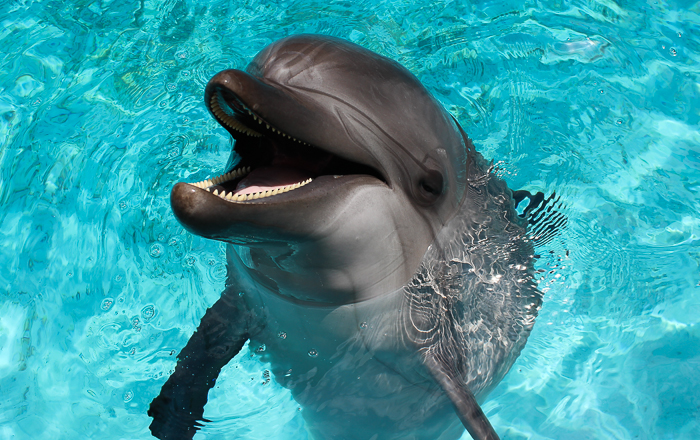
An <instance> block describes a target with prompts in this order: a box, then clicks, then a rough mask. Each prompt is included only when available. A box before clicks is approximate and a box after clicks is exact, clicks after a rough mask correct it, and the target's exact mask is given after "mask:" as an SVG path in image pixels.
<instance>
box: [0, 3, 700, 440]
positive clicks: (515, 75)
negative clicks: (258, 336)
mask: <svg viewBox="0 0 700 440" xmlns="http://www.w3.org/2000/svg"><path fill="white" fill-rule="evenodd" d="M699 14H700V6H698V4H697V3H691V2H681V1H678V2H652V1H649V2H646V3H644V2H624V1H619V2H614V1H612V0H599V1H593V0H589V1H574V2H560V1H549V2H534V1H526V2H521V1H512V0H511V1H502V2H501V1H486V2H472V3H467V2H457V1H434V2H430V3H428V2H425V1H414V2H410V1H379V2H377V1H374V0H373V1H367V0H361V1H353V2H349V1H348V2H333V3H332V4H330V5H329V4H328V2H321V1H292V0H289V1H283V2H269V1H255V2H253V1H235V2H234V1H209V2H205V1H185V0H174V1H173V0H166V1H155V0H153V1H148V0H147V1H132V0H113V1H99V0H98V1H94V2H90V1H77V0H71V1H51V0H46V1H31V0H27V1H5V2H3V3H2V4H1V5H0V23H1V24H2V26H0V47H2V48H3V49H2V51H1V52H0V62H1V66H2V68H1V69H0V87H2V93H0V116H1V117H0V179H1V180H0V240H1V245H0V289H1V290H0V395H2V396H3V397H2V399H0V400H1V401H0V439H17V440H20V439H22V440H24V439H49V438H50V439H76V438H95V439H97V438H99V439H147V438H150V435H149V433H148V429H147V427H148V425H149V423H150V419H149V418H148V417H147V416H146V410H147V408H148V404H149V403H150V401H151V400H152V399H153V397H154V396H156V395H157V394H158V392H159V390H160V387H161V385H162V383H163V382H164V381H165V378H166V377H167V375H168V374H169V372H170V371H171V370H172V368H173V367H174V364H175V354H177V352H179V350H180V349H181V348H182V347H183V346H184V344H185V342H186V341H187V339H188V337H189V336H190V334H191V333H192V332H193V331H194V329H195V328H196V325H197V324H198V322H199V319H200V317H201V316H202V315H203V313H204V310H206V308H207V307H209V306H210V305H211V304H212V303H213V302H214V301H215V300H216V299H217V297H218V295H219V293H220V291H221V290H222V287H223V283H224V277H225V273H226V270H225V266H224V254H223V247H222V245H221V244H219V243H215V242H210V241H207V240H203V239H200V238H197V237H193V236H192V235H190V234H188V233H186V232H185V231H184V230H183V229H182V228H181V227H180V226H179V224H178V223H177V222H176V221H175V219H174V217H173V215H172V213H171V212H170V209H169V203H168V196H169V192H170V189H171V187H172V185H173V184H174V183H175V182H177V181H180V180H188V181H198V180H202V179H205V178H208V177H210V176H212V175H215V174H218V173H220V172H221V171H222V168H223V166H224V164H225V159H226V157H227V155H228V152H229V150H230V144H229V141H228V139H227V134H226V132H225V131H224V130H223V129H222V128H220V127H218V126H217V124H216V123H215V122H214V121H213V119H212V118H211V117H210V116H209V115H208V114H207V112H206V110H205V108H204V105H203V103H202V96H203V89H204V85H205V84H206V81H207V80H208V79H209V78H210V77H211V76H212V75H213V74H215V73H216V72H218V71H219V70H222V69H224V68H243V67H245V65H246V64H247V63H248V61H250V59H251V58H252V56H253V55H254V54H255V53H257V52H258V51H259V50H260V49H262V48H263V47H264V46H265V45H267V44H268V43H270V42H272V41H274V40H276V39H278V38H281V37H284V36H286V35H290V34H295V33H300V32H313V33H322V34H329V35H335V36H338V37H342V38H346V39H349V40H351V41H354V42H356V43H358V44H361V45H363V46H365V47H367V48H369V49H372V50H374V51H377V52H379V53H381V54H384V55H386V56H389V57H391V58H394V59H396V60H398V61H399V62H401V63H403V64H404V65H406V66H407V67H408V68H409V69H410V70H411V71H412V72H413V73H414V74H416V75H417V76H418V77H419V78H420V79H421V81H423V82H424V83H425V84H426V86H427V87H428V88H429V89H430V90H431V91H432V92H433V93H434V94H435V95H436V96H437V98H438V99H439V100H440V101H441V102H442V103H443V104H444V105H445V106H446V107H447V108H448V109H449V110H450V111H451V112H452V114H454V115H455V116H456V117H457V118H458V119H459V121H460V122H461V124H462V125H463V127H464V128H465V130H466V131H467V133H468V134H469V135H470V136H471V137H472V138H473V140H474V142H475V144H476V145H477V148H478V149H479V150H480V151H481V152H482V153H483V154H484V155H485V156H486V157H488V158H489V159H492V160H493V161H494V162H495V163H496V164H497V166H498V169H499V173H500V175H501V176H502V177H503V178H505V179H506V181H507V182H508V183H509V185H510V186H511V188H515V189H528V190H530V191H544V192H548V193H549V192H552V191H556V192H557V194H559V195H561V197H562V199H563V200H565V202H566V204H567V205H568V208H567V209H566V215H567V216H568V217H569V223H568V228H567V230H566V231H565V233H564V234H563V235H562V236H561V237H560V238H559V239H558V240H556V241H554V242H552V243H550V244H548V245H546V246H543V247H542V248H541V249H538V252H540V254H541V255H542V258H541V259H540V260H539V262H538V269H541V270H542V271H543V272H542V273H541V274H540V275H539V277H540V287H541V288H542V290H544V291H545V292H546V294H545V302H544V306H543V308H542V310H541V313H540V317H539V319H538V322H537V324H536V326H535V330H534V332H533V334H532V335H531V337H530V340H529V342H528V345H527V347H526V348H525V350H524V352H523V353H522V355H521V357H520V358H519V360H518V361H517V362H516V364H515V365H514V367H513V369H512V370H511V372H510V373H509V374H508V376H507V377H506V379H505V380H504V381H503V382H502V383H501V384H500V385H499V387H498V388H497V389H496V390H495V391H494V392H493V393H492V394H491V395H490V396H489V398H488V400H487V401H486V402H485V403H484V405H483V408H484V410H485V412H486V414H487V415H488V417H489V419H490V420H491V422H492V423H493V424H494V426H495V428H496V431H497V432H499V434H501V436H502V438H503V439H526V438H529V439H574V440H576V439H688V440H691V439H697V438H700V375H698V371H700V324H699V321H700V268H699V267H698V266H699V264H700V214H698V213H700V197H699V192H700V134H698V133H699V130H698V129H699V127H698V126H699V121H700V78H699V75H700V63H699V60H700V58H699V57H700V16H699ZM265 370H266V365H264V364H262V363H260V362H259V361H258V360H257V359H256V358H255V357H254V356H252V355H251V353H250V350H248V348H247V347H246V348H244V350H243V351H242V352H241V354H240V355H239V356H238V357H237V358H236V359H235V361H234V362H232V363H230V364H229V365H228V366H227V367H226V368H225V370H224V371H223V372H222V376H221V378H220V379H219V381H218V382H217V386H216V388H214V389H213V390H212V392H211V393H210V402H209V404H208V406H207V407H206V412H205V417H207V418H209V419H211V420H213V423H211V424H209V425H208V426H207V427H206V428H205V430H204V431H202V432H201V433H200V434H198V438H212V437H214V436H215V437H216V438H222V439H224V438H230V439H234V438H235V439H263V438H264V439H267V438H275V439H284V440H287V439H289V440H297V439H304V438H306V434H305V433H304V426H303V420H302V419H301V416H300V413H299V411H298V408H297V407H298V405H296V404H295V403H294V401H293V400H292V399H291V397H290V396H289V393H288V392H287V391H286V390H284V389H282V388H281V387H279V386H278V385H276V384H275V383H274V381H272V382H269V383H266V382H267V381H266V380H265ZM464 438H465V439H467V438H468V435H467V434H465V436H464Z"/></svg>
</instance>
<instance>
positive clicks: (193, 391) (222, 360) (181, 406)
mask: <svg viewBox="0 0 700 440" xmlns="http://www.w3.org/2000/svg"><path fill="white" fill-rule="evenodd" d="M233 296H234V298H230V297H229V295H226V294H224V295H223V296H222V297H221V298H220V299H219V300H218V301H217V302H216V303H215V304H214V305H213V306H212V307H211V308H210V309H209V310H207V312H206V313H205V315H204V317H203V318H202V322H201V323H200V324H199V327H198V328H197V331H195V332H194V334H193V335H192V337H191V338H190V340H189V341H188V342H187V345H186V346H185V348H183V349H182V351H181V352H180V354H179V355H178V361H177V366H176V367H175V371H174V372H173V374H172V375H171V376H170V378H169V379H168V380H167V381H166V382H165V384H164V385H163V388H161V390H160V394H159V395H158V397H156V398H155V399H153V402H151V406H150V408H149V410H148V415H149V416H151V417H153V422H152V423H151V426H150V430H151V433H152V434H153V435H154V436H155V437H157V438H159V439H161V440H165V439H168V440H171V439H174V440H189V439H191V438H192V437H193V436H194V434H195V432H197V430H199V429H200V427H201V426H202V423H201V422H202V421H204V422H208V421H209V420H206V419H204V418H203V415H204V405H205V404H206V403H207V394H208V393H209V389H211V388H212V387H213V386H214V384H215V383H216V378H217V377H218V376H219V372H220V371H221V368H223V366H224V365H226V364H227V363H228V362H229V361H230V360H231V359H233V357H234V356H235V355H236V354H238V352H239V351H240V350H241V348H242V347H243V345H244V344H245V342H246V341H247V340H248V333H247V328H248V326H247V322H246V321H247V319H246V316H247V313H245V312H244V311H243V309H242V308H241V305H240V301H237V298H236V297H235V295H233Z"/></svg>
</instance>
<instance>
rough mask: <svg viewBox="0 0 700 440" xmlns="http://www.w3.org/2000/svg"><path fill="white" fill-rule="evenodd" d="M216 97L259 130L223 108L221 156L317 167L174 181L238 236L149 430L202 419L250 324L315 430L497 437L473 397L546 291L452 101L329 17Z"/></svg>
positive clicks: (177, 433) (445, 439) (178, 433)
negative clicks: (249, 188)
mask: <svg viewBox="0 0 700 440" xmlns="http://www.w3.org/2000/svg"><path fill="white" fill-rule="evenodd" d="M212 97H214V98H215V99H218V102H219V103H220V104H221V107H222V108H224V111H225V112H226V113H227V114H228V115H229V117H232V118H234V119H235V120H237V121H238V122H240V123H241V124H243V125H245V126H247V127H250V128H253V129H254V130H256V131H258V132H260V133H261V134H262V135H263V136H262V137H257V138H253V137H251V136H249V135H247V134H244V133H242V132H240V131H238V130H235V129H231V128H228V127H227V129H228V130H229V132H230V133H231V135H232V136H233V138H234V139H235V152H234V153H232V156H231V159H230V160H229V164H228V165H227V168H226V170H227V171H228V170H231V169H234V168H236V167H240V166H245V165H249V166H251V167H252V168H253V169H256V168H264V167H267V168H269V170H268V171H267V172H268V173H272V174H274V172H275V171H276V170H279V169H282V168H290V167H292V168H295V169H298V170H300V172H301V173H303V174H304V175H308V176H311V177H313V181H312V182H311V183H309V184H308V185H306V186H303V187H301V188H299V189H296V190H293V191H290V192H287V193H284V194H279V195H275V196H271V197H267V198H262V199H258V200H251V201H244V202H230V201H226V200H223V199H222V198H220V197H218V196H216V195H214V194H213V191H214V189H218V190H222V189H223V190H229V191H230V190H232V189H233V188H235V186H236V184H237V183H238V182H240V180H239V181H238V182H237V181H233V182H228V183H227V182H224V183H221V184H219V185H215V186H212V187H210V188H209V191H207V190H205V189H202V188H199V187H195V186H193V185H190V184H187V183H178V184H177V185H175V187H174V188H173V190H172V195H171V203H172V208H173V211H174V213H175V216H176V217H177V218H178V220H179V221H180V222H181V223H182V225H183V226H184V227H185V228H186V229H187V230H189V231H190V232H192V233H194V234H197V235H200V236H203V237H207V238H210V239H214V240H219V241H223V242H226V243H228V244H229V245H228V246H227V249H228V250H227V262H228V279H227V283H226V289H225V291H224V292H223V293H222V296H221V299H220V300H218V301H217V302H216V303H215V304H214V305H213V306H212V307H211V308H210V309H209V310H208V311H207V312H206V314H205V316H204V317H203V318H202V322H201V324H200V326H199V328H198V329H197V331H196V332H195V333H194V335H193V336H192V338H191V339H190V340H189V342H188V343H187V345H186V346H185V348H184V349H183V350H182V352H181V353H180V355H179V356H178V363H177V366H176V368H175V371H174V373H173V374H172V376H171V377H170V378H169V379H168V381H167V382H166V383H165V384H164V385H163V388H162V390H161V393H160V395H159V396H158V397H157V398H156V399H154V401H153V402H152V404H151V407H150V409H149V415H150V416H152V417H153V419H154V420H153V423H152V424H151V427H150V428H151V431H152V433H153V435H154V436H156V437H158V438H160V439H189V438H192V436H193V435H194V433H195V432H196V430H197V429H199V428H200V427H201V426H202V422H206V420H204V419H203V411H204V405H205V403H206V400H207V392H208V391H209V389H210V388H211V387H212V386H213V385H214V382H215V380H216V378H217V376H218V374H219V371H220V370H221V368H222V367H223V366H224V365H226V363H228V362H229V361H230V360H231V359H232V358H233V357H234V356H235V355H236V354H237V353H238V352H239V351H240V349H241V348H242V347H243V345H244V343H245V342H246V341H248V340H250V341H251V347H259V346H263V345H264V347H265V350H264V351H262V352H261V354H260V356H261V359H262V360H263V361H266V362H270V363H271V366H272V367H271V369H272V373H273V374H274V378H275V380H276V381H277V382H278V383H280V384H281V385H283V386H284V387H286V388H288V389H289V390H290V391H291V393H292V395H293V396H294V399H295V400H296V401H297V402H299V404H300V405H301V407H302V408H303V412H302V414H303V416H304V419H305V421H306V424H307V428H308V430H309V432H310V433H311V435H312V437H313V438H314V439H316V440H327V439H348V440H377V439H379V440H386V439H414V440H436V439H440V440H452V439H457V438H459V437H460V436H461V435H462V433H463V432H464V428H466V429H467V430H468V431H469V432H470V434H471V435H472V437H474V438H475V439H479V440H482V439H497V438H498V437H497V435H496V433H495V432H494V430H493V428H492V427H491V425H490V423H489V422H488V420H487V419H486V417H485V416H484V414H483V412H482V411H481V408H480V407H479V405H478V403H477V401H479V400H481V399H483V398H484V397H485V396H486V395H487V393H488V392H489V391H490V390H491V389H493V387H495V386H496V384H497V383H498V382H499V381H500V380H501V379H502V378H503V376H504V375H505V374H506V372H507V371H508V369H509V368H510V367H511V365H512V364H513V362H514V361H515V359H516V357H517V356H518V354H519V353H520V351H521V349H522V347H523V346H524V344H525V341H526V339H527V336H528V334H529V332H530V330H531V328H532V325H533V324H534V319H535V316H536V314H537V310H538V309H539V306H540V304H541V293H540V292H539V291H538V290H537V289H536V287H535V285H534V283H533V281H532V273H533V269H532V254H533V248H532V243H531V241H528V239H527V218H523V217H520V216H518V215H517V213H516V211H515V209H514V205H515V203H514V198H513V194H512V193H511V191H510V190H509V189H508V188H507V187H506V185H505V184H504V183H503V182H502V181H501V180H500V179H498V178H497V177H496V176H494V175H493V174H492V173H490V170H489V166H488V164H487V163H486V162H485V161H484V160H483V158H482V157H481V156H480V155H479V154H478V153H477V152H476V151H475V150H474V148H473V145H472V143H471V141H470V140H469V139H468V137H467V136H466V134H465V133H464V132H463V130H462V129H461V127H460V126H459V124H458V123H457V122H456V121H455V119H454V118H452V117H451V116H450V115H449V114H448V113H447V112H446V111H445V110H444V109H443V108H442V106H441V105H440V104H439V103H438V102H437V101H436V100H435V98H433V97H432V96H431V94H430V93H429V92H428V91H427V90H426V89H425V88H424V87H423V86H422V85H421V84H420V82H419V81H418V80H417V79H416V78H415V76H413V75H412V74H411V73H410V72H409V71H408V70H406V69H405V68H403V67H402V66H401V65H399V64H398V63H396V62H394V61H392V60H390V59H387V58H385V57H382V56H380V55H378V54H375V53H373V52H370V51H368V50H366V49H363V48H361V47H359V46H357V45H354V44H352V43H349V42H346V41H343V40H340V39H336V38H331V37H325V36H312V35H299V36H294V37H289V38H285V39H283V40H280V41H277V42H275V43H273V44H271V45H270V46H268V47H267V48H265V49H264V50H263V51H262V52H260V53H259V54H258V55H257V56H256V57H255V59H254V60H253V61H252V62H251V63H250V65H249V66H248V68H247V69H246V71H245V72H244V71H240V70H225V71H223V72H220V73H219V74H217V75H216V76H214V77H213V78H212V79H211V81H210V82H209V84H208V85H207V88H206V91H205V102H206V103H207V106H208V108H209V109H210V111H212V108H211V101H212ZM248 110H250V111H252V112H253V113H255V114H256V115H257V117H258V118H259V119H260V120H262V121H264V122H263V123H259V122H257V121H256V120H255V119H254V118H253V117H252V116H251V115H250V114H249V113H248ZM215 113H216V112H215V111H212V115H213V116H214V117H215V118H216V119H217V120H218V121H219V122H220V123H222V125H224V126H226V125H225V124H224V122H225V121H223V120H222V118H221V117H220V115H219V116H217V115H216V114H215ZM268 125H269V126H270V127H273V128H276V129H277V130H279V131H281V132H282V133H286V134H288V135H290V136H292V137H293V138H296V139H298V140H300V141H303V142H306V143H308V144H310V145H312V146H313V148H309V147H306V146H302V145H301V144H300V143H298V142H294V141H291V140H288V139H286V138H285V137H283V136H280V135H279V134H277V133H276V132H274V130H272V129H268V128H267V126H268ZM516 199H518V197H516ZM280 335H282V336H284V337H280Z"/></svg>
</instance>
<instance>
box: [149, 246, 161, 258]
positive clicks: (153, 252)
mask: <svg viewBox="0 0 700 440" xmlns="http://www.w3.org/2000/svg"><path fill="white" fill-rule="evenodd" d="M148 254H149V255H150V256H151V257H153V258H160V256H161V255H163V246H162V245H161V244H160V243H154V244H152V245H151V248H150V249H149V250H148Z"/></svg>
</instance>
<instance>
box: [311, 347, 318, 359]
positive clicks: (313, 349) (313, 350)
mask: <svg viewBox="0 0 700 440" xmlns="http://www.w3.org/2000/svg"><path fill="white" fill-rule="evenodd" d="M309 356H310V357H312V358H315V357H316V356H318V351H316V349H315V348H312V349H311V350H309Z"/></svg>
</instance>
